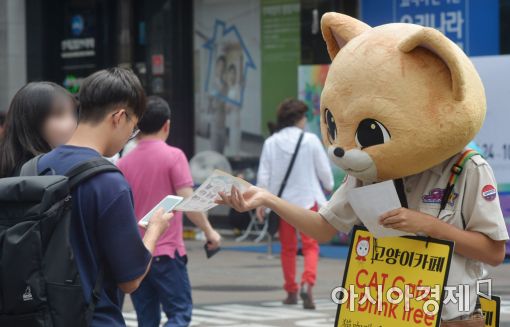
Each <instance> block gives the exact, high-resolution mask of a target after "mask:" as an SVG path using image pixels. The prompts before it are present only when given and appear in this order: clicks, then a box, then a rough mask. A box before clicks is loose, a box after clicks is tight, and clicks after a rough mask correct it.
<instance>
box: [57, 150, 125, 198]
mask: <svg viewBox="0 0 510 327" xmlns="http://www.w3.org/2000/svg"><path fill="white" fill-rule="evenodd" d="M104 172H118V173H120V174H122V173H121V171H120V170H119V169H118V168H117V166H115V165H114V164H113V163H111V162H110V161H108V160H106V159H104V158H94V159H90V160H87V161H85V162H83V163H81V164H79V165H77V166H75V167H73V168H71V170H69V171H68V172H67V173H66V174H65V175H66V176H67V178H69V189H71V190H72V189H74V188H75V187H76V186H77V185H78V184H80V183H83V182H84V181H85V180H87V179H89V178H91V177H93V176H96V175H98V174H100V173H104Z"/></svg>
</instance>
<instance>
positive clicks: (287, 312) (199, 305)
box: [124, 241, 510, 327]
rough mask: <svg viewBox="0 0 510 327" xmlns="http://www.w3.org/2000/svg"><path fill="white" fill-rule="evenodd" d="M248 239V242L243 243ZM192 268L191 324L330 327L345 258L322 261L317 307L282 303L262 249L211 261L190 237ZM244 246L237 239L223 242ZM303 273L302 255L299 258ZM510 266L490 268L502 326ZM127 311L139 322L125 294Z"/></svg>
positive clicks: (507, 323)
mask: <svg viewBox="0 0 510 327" xmlns="http://www.w3.org/2000/svg"><path fill="white" fill-rule="evenodd" d="M244 244H246V245H248V244H249V243H243V245H244ZM186 245H187V248H188V257H189V263H188V269H189V274H190V279H191V284H192V287H193V300H194V304H195V306H194V311H193V313H194V314H193V323H192V326H197V327H205V326H208V327H211V326H229V327H234V326H243V327H276V326H285V327H287V326H288V327H290V326H306V327H331V326H333V324H334V318H335V312H336V305H335V304H334V303H333V302H332V301H331V300H330V293H331V290H332V289H334V288H335V287H337V286H339V285H340V283H341V279H342V275H343V270H344V265H345V260H338V259H324V258H321V259H320V262H319V268H318V274H317V285H316V286H315V288H314V295H315V297H316V298H317V299H318V300H317V304H318V309H317V310H316V311H310V310H303V309H302V308H301V306H300V305H296V306H283V305H281V304H280V300H281V299H283V298H284V296H285V292H284V291H283V289H282V285H283V278H282V272H281V268H280V260H279V259H278V258H273V259H268V258H267V255H265V254H261V253H250V252H240V251H221V252H220V253H219V254H217V255H216V256H215V257H213V258H212V259H210V260H207V259H206V257H205V253H204V250H203V243H202V242H199V241H187V242H186ZM233 245H239V244H238V243H235V242H232V241H226V242H224V246H233ZM298 258H299V259H298V260H299V261H298V275H299V274H300V272H301V271H302V266H303V259H302V257H298ZM509 276H510V264H504V265H501V266H499V267H497V268H493V267H490V268H489V277H491V278H493V293H494V294H495V295H499V296H502V317H501V321H502V324H501V326H502V327H510V278H509ZM124 312H125V317H126V322H127V324H128V326H136V325H137V324H136V315H135V313H134V310H133V307H132V305H131V303H130V301H129V297H127V298H126V303H125V305H124Z"/></svg>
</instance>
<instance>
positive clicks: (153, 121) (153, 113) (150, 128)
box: [138, 95, 172, 134]
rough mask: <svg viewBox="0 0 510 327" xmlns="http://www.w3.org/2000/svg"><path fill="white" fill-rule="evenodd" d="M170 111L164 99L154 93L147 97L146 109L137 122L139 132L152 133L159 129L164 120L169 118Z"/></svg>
mask: <svg viewBox="0 0 510 327" xmlns="http://www.w3.org/2000/svg"><path fill="white" fill-rule="evenodd" d="M171 115H172V111H171V110H170V106H169V105H168V102H166V101H165V99H163V98H161V97H158V96H156V95H151V96H150V97H148V98H147V110H146V111H145V114H144V115H143V117H142V119H141V120H140V121H139V122H138V128H140V132H142V133H144V134H153V133H156V132H157V131H159V130H160V129H161V128H162V127H163V125H164V124H165V122H166V121H167V120H169V119H170V118H171Z"/></svg>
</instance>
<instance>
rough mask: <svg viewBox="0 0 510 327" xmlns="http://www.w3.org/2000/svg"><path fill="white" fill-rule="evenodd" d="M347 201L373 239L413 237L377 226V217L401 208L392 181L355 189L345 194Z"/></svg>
mask: <svg viewBox="0 0 510 327" xmlns="http://www.w3.org/2000/svg"><path fill="white" fill-rule="evenodd" d="M347 199H348V200H349V203H350V204H351V206H352V209H353V210H354V212H355V213H356V215H357V216H358V217H359V219H361V221H362V222H363V224H364V225H365V227H366V228H368V230H369V231H370V233H372V234H374V236H375V237H391V236H403V235H414V234H412V233H407V232H402V231H399V230H396V229H392V228H386V227H384V226H383V225H381V224H379V217H380V216H381V215H382V214H384V213H386V212H388V211H391V210H394V209H398V208H400V207H402V206H401V205H400V200H399V199H398V195H397V190H396V189H395V185H394V184H393V181H385V182H381V183H376V184H372V185H368V186H363V187H357V188H355V189H352V190H350V191H349V192H348V193H347Z"/></svg>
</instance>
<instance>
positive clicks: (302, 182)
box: [257, 99, 333, 309]
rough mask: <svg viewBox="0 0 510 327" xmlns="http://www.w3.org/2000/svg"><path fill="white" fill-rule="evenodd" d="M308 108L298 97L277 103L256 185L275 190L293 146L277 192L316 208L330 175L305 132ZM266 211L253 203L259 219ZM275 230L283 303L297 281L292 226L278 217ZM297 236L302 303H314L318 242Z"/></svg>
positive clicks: (290, 299) (291, 297)
mask: <svg viewBox="0 0 510 327" xmlns="http://www.w3.org/2000/svg"><path fill="white" fill-rule="evenodd" d="M307 110H308V108H307V106H306V104H305V103H303V102H301V101H298V100H293V99H290V100H286V101H284V102H283V103H282V104H280V106H279V108H278V112H277V123H276V126H275V129H274V131H275V133H274V134H273V135H271V136H270V137H269V138H268V139H267V140H266V141H265V142H264V146H263V149H262V155H261V157H260V164H259V170H258V174H257V185H258V186H259V187H263V188H266V189H268V190H269V191H271V192H272V193H274V194H277V193H278V192H279V191H280V190H281V186H282V182H283V181H284V177H285V175H286V173H287V171H288V169H289V164H290V162H291V160H292V157H293V155H294V153H295V151H296V150H297V154H296V156H295V160H294V163H293V165H292V167H291V169H290V173H289V175H288V180H287V182H286V184H285V187H284V188H283V190H282V194H281V197H282V198H283V199H285V200H287V201H289V202H292V203H294V204H296V205H299V206H302V207H303V208H307V209H310V208H312V210H318V207H319V206H320V205H322V204H323V203H325V202H326V198H325V196H324V192H323V189H326V190H328V191H330V190H331V189H332V188H333V175H332V173H331V167H330V165H329V163H328V162H329V161H328V159H327V155H326V152H325V150H324V147H323V145H322V143H321V141H320V140H319V138H318V137H317V136H316V135H315V134H312V133H308V132H304V129H305V125H306V112H307ZM300 139H301V141H300V142H299V140H300ZM298 143H299V144H298ZM298 145H299V146H298ZM321 184H322V185H321ZM265 211H266V210H265V208H258V209H257V216H258V217H259V219H263V217H264V216H265V213H266V212H265ZM278 232H279V237H280V242H281V248H282V251H281V262H282V268H283V277H284V279H285V283H284V289H285V291H286V292H287V298H286V299H285V300H284V301H283V303H284V304H297V300H298V298H297V294H298V291H299V285H298V284H297V282H296V254H297V249H298V240H297V233H296V229H295V228H294V227H292V226H291V225H289V224H288V223H287V222H285V221H284V220H283V219H280V226H279V230H278ZM300 236H301V246H302V252H303V256H304V257H305V267H304V272H303V275H302V276H301V283H300V286H301V292H300V296H301V298H302V299H303V307H304V308H305V309H315V304H314V302H313V297H312V288H313V286H314V285H315V279H316V274H317V262H318V259H319V245H318V243H317V241H316V240H314V239H312V238H311V237H309V236H307V235H306V234H304V233H300Z"/></svg>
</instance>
